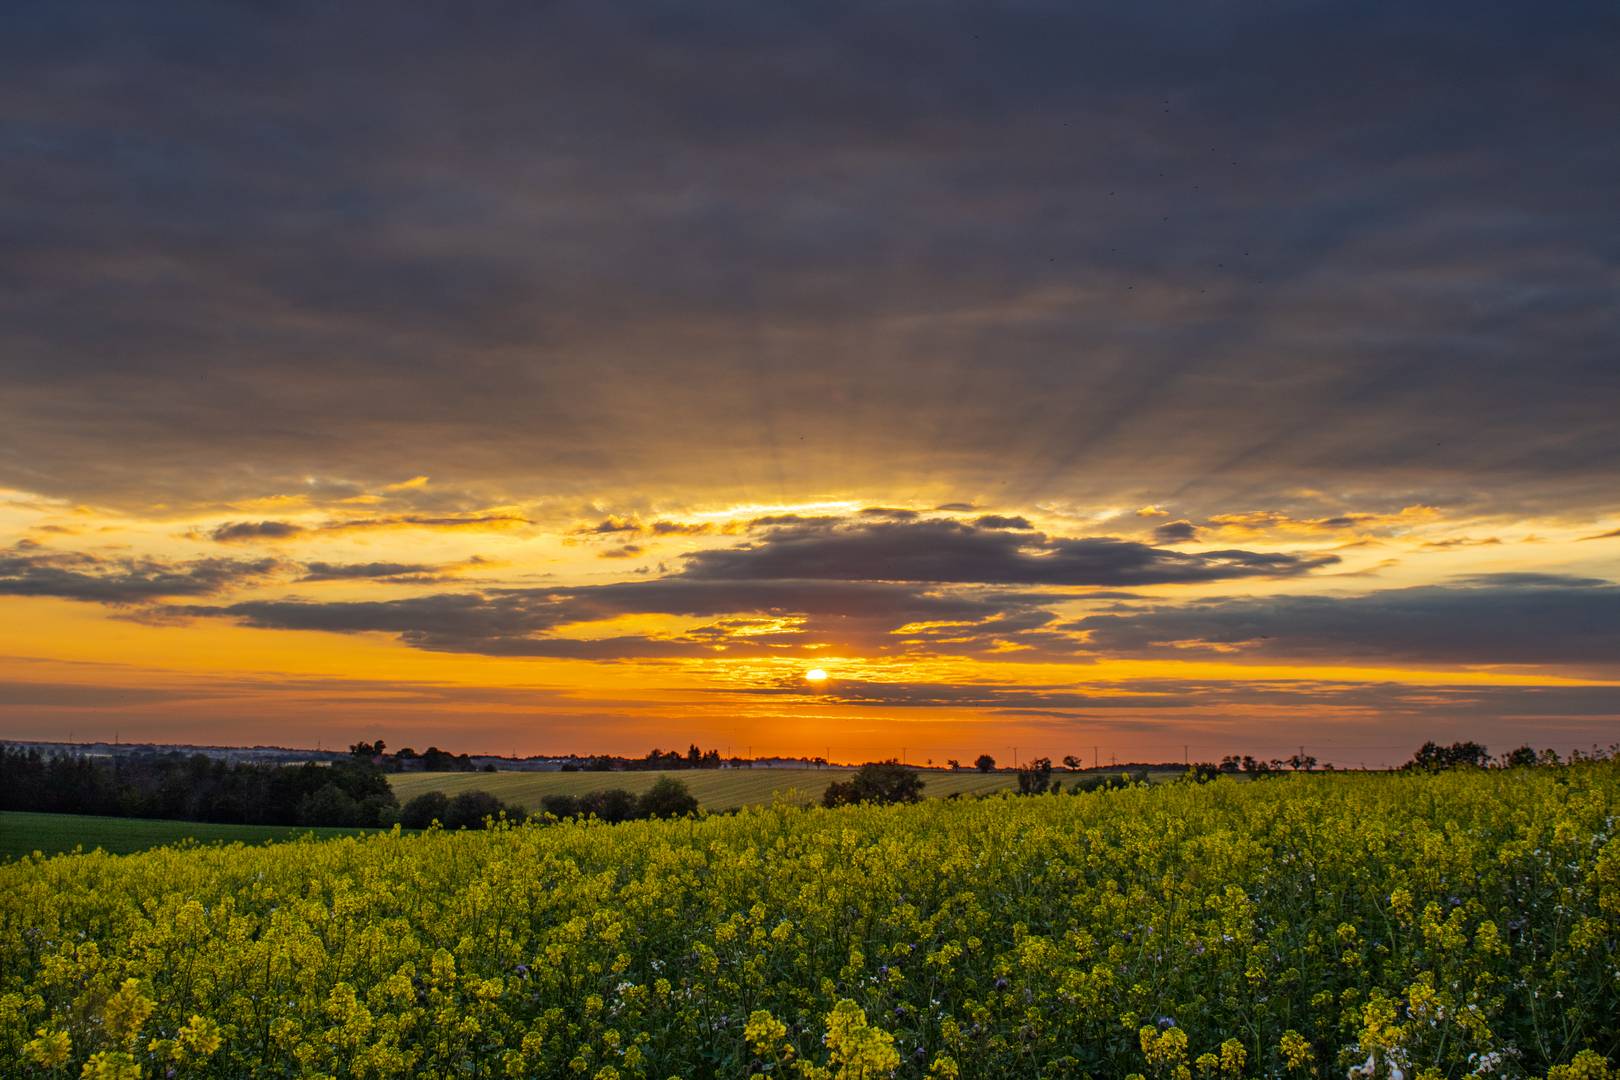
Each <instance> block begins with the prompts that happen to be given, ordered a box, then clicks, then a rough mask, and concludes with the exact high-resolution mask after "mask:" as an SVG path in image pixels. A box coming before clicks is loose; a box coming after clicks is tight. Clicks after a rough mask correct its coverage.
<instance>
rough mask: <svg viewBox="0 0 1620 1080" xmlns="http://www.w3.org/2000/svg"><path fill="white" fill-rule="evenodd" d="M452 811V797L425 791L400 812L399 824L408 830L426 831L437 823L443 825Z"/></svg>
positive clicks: (437, 792) (442, 793)
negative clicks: (449, 811)
mask: <svg viewBox="0 0 1620 1080" xmlns="http://www.w3.org/2000/svg"><path fill="white" fill-rule="evenodd" d="M449 809H450V796H448V795H446V794H445V793H444V792H442V791H424V792H422V794H420V795H418V796H416V797H415V798H413V799H411V801H410V802H408V803H406V804H405V807H404V809H402V810H400V812H399V823H400V824H401V825H402V826H404V827H405V828H407V829H425V828H427V827H428V826H429V825H432V824H433V823H434V822H435V821H437V822H440V823H441V824H442V823H443V821H444V817H445V812H446V811H447V810H449Z"/></svg>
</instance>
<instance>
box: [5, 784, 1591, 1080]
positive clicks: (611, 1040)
mask: <svg viewBox="0 0 1620 1080" xmlns="http://www.w3.org/2000/svg"><path fill="white" fill-rule="evenodd" d="M1617 807H1620V767H1617V766H1616V765H1615V764H1614V763H1612V762H1610V763H1604V762H1597V763H1583V764H1579V765H1575V766H1571V767H1567V768H1557V769H1554V768H1538V769H1518V770H1503V771H1491V772H1481V771H1474V772H1454V773H1444V774H1439V775H1394V776H1362V775H1308V776H1290V777H1286V778H1280V779H1275V780H1266V781H1260V782H1253V783H1240V782H1235V781H1232V780H1226V779H1222V780H1219V781H1217V782H1215V783H1212V784H1207V785H1202V786H1195V785H1166V786H1161V787H1154V788H1148V787H1145V786H1141V787H1134V788H1128V789H1125V790H1121V791H1115V792H1107V793H1094V794H1086V795H1049V796H1040V797H1031V798H1016V797H997V798H990V799H985V800H976V801H945V800H940V801H934V802H928V803H923V804H919V805H915V806H904V807H889V808H878V807H854V808H845V809H838V810H822V809H812V810H801V809H797V808H793V807H788V806H775V807H770V808H761V809H757V810H752V811H748V812H744V813H741V814H738V815H735V816H724V817H710V818H701V819H695V820H685V821H673V822H640V823H631V824H626V825H618V826H604V825H601V824H597V823H592V822H586V823H577V824H563V825H538V824H531V825H522V826H504V827H498V828H495V829H493V830H490V831H488V832H469V833H445V832H441V831H437V830H434V831H430V832H428V833H425V834H422V835H419V836H404V835H400V834H399V833H397V832H396V833H394V834H391V835H390V834H383V835H378V836H372V837H367V838H347V839H341V840H329V841H306V842H300V843H293V844H285V845H278V846H270V847H245V846H241V845H234V846H229V847H210V848H197V847H189V848H174V849H160V850H156V851H151V852H146V853H142V854H138V855H129V856H108V855H104V854H100V853H94V854H88V855H74V856H62V857H57V858H51V859H43V860H40V859H31V860H26V861H23V862H20V863H15V864H11V865H7V866H3V867H0V1076H4V1077H7V1078H12V1077H17V1078H30V1077H81V1078H92V1080H94V1078H116V1080H134V1078H141V1080H157V1078H164V1080H167V1078H170V1077H173V1078H204V1077H220V1078H223V1077H242V1076H256V1077H305V1078H317V1077H319V1078H339V1077H343V1078H350V1077H353V1078H372V1077H445V1078H448V1077H458V1078H460V1077H478V1078H490V1080H496V1078H522V1077H551V1076H558V1077H581V1078H587V1080H630V1078H656V1080H664V1078H668V1077H682V1078H686V1080H696V1078H699V1077H709V1076H722V1077H750V1076H761V1077H791V1078H797V1080H833V1078H837V1080H877V1078H879V1077H889V1076H897V1077H931V1078H936V1080H953V1078H958V1077H970V1078H971V1077H1020V1078H1023V1077H1084V1076H1092V1077H1098V1078H1103V1077H1110V1078H1112V1077H1130V1076H1136V1077H1143V1078H1173V1080H1192V1078H1195V1077H1196V1078H1203V1077H1214V1078H1230V1080H1240V1078H1244V1077H1288V1078H1294V1077H1327V1076H1331V1077H1347V1076H1358V1077H1373V1078H1378V1080H1390V1078H1394V1077H1400V1078H1402V1080H1435V1078H1439V1077H1480V1076H1490V1077H1508V1078H1512V1077H1549V1078H1553V1080H1594V1078H1605V1077H1614V1076H1615V1075H1616V1072H1615V1070H1614V1067H1613V1065H1612V1064H1611V1062H1612V1061H1613V1060H1614V1058H1615V1057H1616V1053H1617V1048H1620V837H1617V836H1616V828H1615V822H1616V811H1617Z"/></svg>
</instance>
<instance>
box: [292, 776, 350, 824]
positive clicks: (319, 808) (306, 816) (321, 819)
mask: <svg viewBox="0 0 1620 1080" xmlns="http://www.w3.org/2000/svg"><path fill="white" fill-rule="evenodd" d="M298 824H300V825H325V826H331V825H360V824H364V823H363V822H362V821H361V811H360V804H359V803H357V802H355V801H354V800H353V799H351V798H349V796H348V795H347V794H346V793H345V792H344V790H343V789H342V788H340V787H338V786H337V785H336V784H327V785H325V786H324V787H321V788H319V789H317V790H316V791H315V792H313V793H312V794H309V795H306V796H304V798H303V800H302V801H301V802H300V803H299V804H298Z"/></svg>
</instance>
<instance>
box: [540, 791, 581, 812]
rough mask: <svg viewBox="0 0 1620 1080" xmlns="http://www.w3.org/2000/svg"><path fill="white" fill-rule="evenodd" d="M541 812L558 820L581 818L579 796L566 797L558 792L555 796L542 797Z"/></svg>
mask: <svg viewBox="0 0 1620 1080" xmlns="http://www.w3.org/2000/svg"><path fill="white" fill-rule="evenodd" d="M540 810H541V812H542V813H546V814H550V815H551V816H553V817H557V818H571V817H578V816H579V796H577V795H564V794H563V793H561V792H558V793H557V794H555V795H542V796H540Z"/></svg>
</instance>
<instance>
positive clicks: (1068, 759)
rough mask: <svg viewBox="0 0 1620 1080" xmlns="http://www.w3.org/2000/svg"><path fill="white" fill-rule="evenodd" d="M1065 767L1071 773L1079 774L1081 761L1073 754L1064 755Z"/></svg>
mask: <svg viewBox="0 0 1620 1080" xmlns="http://www.w3.org/2000/svg"><path fill="white" fill-rule="evenodd" d="M1063 767H1064V768H1065V769H1068V770H1069V771H1070V772H1079V771H1080V759H1079V758H1077V757H1075V756H1074V755H1073V754H1064V755H1063Z"/></svg>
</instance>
